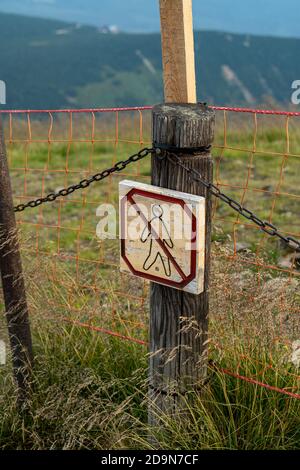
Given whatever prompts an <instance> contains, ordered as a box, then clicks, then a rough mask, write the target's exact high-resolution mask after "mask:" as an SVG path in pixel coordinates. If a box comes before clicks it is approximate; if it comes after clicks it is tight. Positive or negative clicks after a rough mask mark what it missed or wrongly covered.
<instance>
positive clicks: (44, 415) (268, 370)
mask: <svg viewBox="0 0 300 470" xmlns="http://www.w3.org/2000/svg"><path fill="white" fill-rule="evenodd" d="M92 117H93V116H90V115H88V116H86V117H82V116H78V117H77V116H75V115H74V116H73V117H72V122H71V121H70V118H69V116H67V117H65V116H55V117H54V119H53V117H52V120H51V118H50V124H49V121H48V120H47V119H32V120H31V121H30V122H29V121H28V119H27V120H26V116H25V117H20V118H14V121H13V123H9V121H6V128H7V150H8V157H9V162H10V167H11V178H12V184H13V188H14V195H15V202H16V204H17V203H21V202H24V200H29V199H31V198H32V199H34V198H35V197H39V196H40V195H41V194H43V195H45V194H47V193H50V192H52V191H57V190H58V189H60V188H62V187H65V186H67V185H69V184H72V183H76V182H77V181H78V180H80V179H82V178H84V177H86V176H88V175H91V174H93V173H96V172H97V171H102V170H103V169H105V168H108V167H110V166H112V164H114V163H115V162H116V161H119V160H122V159H125V158H127V157H128V156H129V155H130V154H132V153H134V152H136V151H137V150H138V149H140V148H142V147H143V146H145V145H148V143H149V141H150V140H151V138H150V115H149V113H144V115H143V120H142V121H141V113H139V114H138V113H127V114H121V113H119V115H118V117H117V118H116V116H115V115H106V116H96V118H93V119H92V121H91V118H92ZM299 119H300V118H290V119H288V118H286V117H285V116H279V117H275V116H259V115H258V116H257V115H253V116H252V115H245V116H240V115H238V116H237V115H234V114H232V115H231V114H230V113H227V114H224V113H223V112H218V113H217V127H216V139H215V145H214V149H213V156H214V161H215V182H216V183H217V184H218V185H219V186H220V188H221V189H222V190H224V191H225V192H226V193H227V194H230V195H231V196H233V197H235V198H236V199H237V200H238V201H240V202H242V203H243V204H245V205H246V206H247V207H249V208H250V209H252V210H254V211H255V213H256V214H257V215H258V216H259V217H261V218H264V219H266V220H269V221H272V223H274V224H275V225H278V226H280V228H281V230H282V231H283V232H284V233H286V234H292V235H293V236H296V237H297V236H298V237H299V235H300V222H299V202H298V201H299V196H300V193H299V184H298V180H299V177H298V174H299V161H300V160H299V158H300V132H299V125H298V124H299ZM91 122H92V125H91ZM128 178H129V179H135V180H137V181H143V182H150V157H148V158H146V159H144V160H142V161H141V162H139V163H138V164H134V165H133V166H131V167H127V169H126V170H125V172H123V173H120V174H118V175H114V176H112V177H110V178H108V179H106V180H104V181H103V182H100V183H95V184H94V185H93V186H92V187H90V188H89V189H85V190H84V191H82V192H81V193H79V192H78V193H74V194H73V195H71V196H68V198H64V199H63V198H61V199H60V200H57V201H56V202H55V203H51V204H45V205H43V206H41V207H40V208H38V209H28V210H26V211H24V212H23V213H20V214H18V217H17V219H18V222H19V227H20V237H21V247H22V256H23V264H24V272H25V278H26V284H27V293H28V302H29V307H30V315H31V325H32V333H33V342H34V353H35V367H34V374H33V393H32V397H31V402H30V406H29V407H28V408H27V409H26V410H24V411H23V413H19V412H18V410H17V408H16V390H15V385H14V381H13V376H12V371H11V366H10V360H9V358H8V361H7V364H6V366H1V368H0V381H1V388H0V389H1V392H0V422H1V424H0V448H1V449H13V448H18V449H141V448H142V449H149V448H158V447H159V448H162V449H178V450H180V449H193V450H194V449H207V448H209V449H298V448H300V431H299V429H300V426H299V422H300V418H299V416H300V413H299V411H300V400H298V399H296V398H293V397H290V396H288V395H286V394H284V393H278V392H276V391H274V390H269V389H267V388H265V387H262V386H260V385H258V384H257V383H249V382H246V381H244V380H241V379H237V378H235V377H233V376H230V375H228V374H227V373H226V371H231V372H233V373H237V374H239V375H241V376H243V377H248V378H252V379H254V380H256V381H259V382H262V383H264V384H268V385H270V386H273V387H278V388H279V389H284V391H289V392H293V393H299V388H300V387H299V378H300V377H299V371H298V369H297V367H296V366H295V365H294V364H293V363H292V362H291V354H292V344H293V342H294V341H296V340H298V339H300V331H299V326H300V322H299V307H300V295H299V264H297V263H299V262H298V259H297V258H296V257H294V255H293V253H292V252H291V251H289V250H288V249H286V248H285V247H284V246H283V245H282V244H281V243H279V242H277V241H276V240H273V239H270V238H268V237H267V236H266V235H265V234H263V233H261V232H260V231H259V230H258V229H257V228H256V227H254V226H253V225H252V224H250V223H249V222H248V221H246V222H245V221H244V220H242V219H241V218H240V217H239V216H238V215H236V214H235V213H233V212H232V209H231V208H229V207H227V206H225V205H223V204H222V203H217V202H215V203H214V228H213V259H212V274H211V287H210V292H211V307H210V356H209V359H210V363H209V364H210V365H209V371H208V378H207V380H206V382H205V383H204V384H202V392H201V394H200V393H196V392H190V393H189V394H188V395H187V396H185V397H183V398H182V399H183V400H184V402H185V403H186V408H187V412H185V414H184V416H175V417H173V418H170V417H168V416H164V415H161V416H160V418H161V426H160V427H158V428H155V429H154V428H149V426H148V424H147V407H148V397H147V361H148V352H147V345H146V344H142V343H143V342H147V339H148V337H147V324H148V316H149V312H148V309H149V308H148V285H147V284H146V283H145V282H143V281H141V280H138V279H135V278H131V277H127V276H125V275H123V274H120V273H119V268H118V259H119V246H118V241H117V240H99V239H97V237H96V225H97V222H98V220H97V217H96V209H97V207H98V206H99V204H101V203H103V202H105V203H113V204H115V205H117V202H118V192H117V184H118V182H119V181H120V180H121V179H128ZM1 307H2V309H3V302H2V301H1ZM105 332H109V333H113V334H105ZM114 334H117V335H119V337H118V336H114ZM120 335H121V336H122V338H120ZM1 337H3V338H5V339H6V340H7V334H6V328H5V323H4V318H2V319H1ZM149 433H152V434H153V435H154V436H155V439H154V440H150V441H149ZM150 442H152V444H151V443H150ZM153 442H156V444H153ZM158 443H159V444H158Z"/></svg>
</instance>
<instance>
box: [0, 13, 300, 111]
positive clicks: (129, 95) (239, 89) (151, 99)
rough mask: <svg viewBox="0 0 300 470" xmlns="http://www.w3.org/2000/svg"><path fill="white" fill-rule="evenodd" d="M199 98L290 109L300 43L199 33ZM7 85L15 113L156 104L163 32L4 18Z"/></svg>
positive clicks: (1, 50)
mask: <svg viewBox="0 0 300 470" xmlns="http://www.w3.org/2000/svg"><path fill="white" fill-rule="evenodd" d="M195 47H196V62H197V78H198V83H197V86H198V98H199V100H204V101H208V102H210V103H217V104H220V105H221V104H222V105H230V104H235V105H238V104H241V105H251V106H252V105H253V106H254V105H255V104H261V103H262V102H265V101H266V100H267V99H268V98H267V97H270V96H272V97H273V99H274V101H276V102H278V103H288V102H289V100H290V95H291V83H292V81H293V80H295V79H298V78H299V77H300V64H299V61H297V60H296V58H297V57H298V56H297V53H298V51H299V49H300V39H284V38H268V37H258V36H248V35H247V36H245V35H235V34H228V33H217V32H196V33H195ZM0 57H1V65H0V80H4V81H5V82H6V84H7V107H9V108H45V107H51V108H56V107H58V108H60V107H65V106H71V107H79V106H80V107H82V106H114V105H119V106H122V105H141V104H150V103H151V104H152V103H155V102H158V101H160V100H161V99H162V77H161V50H160V36H159V34H129V33H120V34H111V33H108V34H104V33H103V32H100V31H99V30H98V29H97V28H95V27H90V26H79V25H75V24H68V23H63V22H59V21H54V20H44V19H36V18H35V19H33V18H29V17H22V16H17V15H8V14H0Z"/></svg>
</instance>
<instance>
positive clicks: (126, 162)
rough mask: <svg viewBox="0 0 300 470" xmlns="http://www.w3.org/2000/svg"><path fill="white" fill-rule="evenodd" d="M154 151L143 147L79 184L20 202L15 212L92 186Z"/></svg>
mask: <svg viewBox="0 0 300 470" xmlns="http://www.w3.org/2000/svg"><path fill="white" fill-rule="evenodd" d="M153 152H155V149H153V148H147V147H146V148H143V149H141V150H140V151H139V152H137V153H135V154H133V155H131V157H129V158H128V159H127V160H122V161H120V162H118V163H116V164H115V165H114V166H113V167H111V168H108V169H107V170H104V171H101V173H96V174H95V175H93V176H91V177H90V178H86V179H83V180H81V181H80V182H79V183H77V184H73V185H72V186H69V187H68V188H64V189H61V190H60V191H58V192H56V193H50V194H48V195H47V196H45V197H41V198H38V199H35V200H33V201H29V202H27V203H26V204H19V205H18V206H16V207H14V212H22V211H24V210H25V209H27V208H28V207H38V206H40V205H41V204H44V203H45V202H53V201H55V200H56V199H57V198H58V197H65V196H69V194H72V193H74V191H77V190H78V189H85V188H87V187H88V186H90V184H92V183H94V182H96V181H101V180H103V179H104V178H107V177H108V176H109V175H111V174H112V173H115V172H116V171H122V170H124V169H125V168H126V167H127V165H130V164H131V163H134V162H138V161H139V160H142V159H143V158H145V157H147V155H149V154H150V153H153Z"/></svg>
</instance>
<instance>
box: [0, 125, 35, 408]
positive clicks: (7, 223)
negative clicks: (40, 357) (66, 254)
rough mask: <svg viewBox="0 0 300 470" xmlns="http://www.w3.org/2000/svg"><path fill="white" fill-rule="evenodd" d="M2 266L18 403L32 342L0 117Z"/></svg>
mask: <svg viewBox="0 0 300 470" xmlns="http://www.w3.org/2000/svg"><path fill="white" fill-rule="evenodd" d="M0 270H1V278H2V287H3V294H4V301H5V309H6V320H7V324H8V332H9V338H10V345H11V349H12V360H13V367H14V373H15V378H16V382H17V385H18V392H19V395H18V396H19V404H22V403H23V402H24V401H25V400H26V397H27V392H28V386H29V379H30V372H31V367H32V357H33V354H32V343H31V332H30V325H29V317H28V309H27V302H26V293H25V285H24V279H23V274H22V263H21V256H20V252H19V244H18V235H17V228H16V219H15V214H14V210H13V197H12V189H11V183H10V177H9V170H8V163H7V157H6V149H5V140H4V130H3V125H2V121H1V119H0Z"/></svg>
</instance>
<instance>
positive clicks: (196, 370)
mask: <svg viewBox="0 0 300 470" xmlns="http://www.w3.org/2000/svg"><path fill="white" fill-rule="evenodd" d="M160 16H161V35H162V57H163V70H164V91H165V101H166V103H170V104H165V105H159V106H156V107H154V109H153V113H152V119H153V123H152V133H153V141H154V142H155V143H157V144H163V145H170V146H173V147H179V148H187V149H188V148H190V147H203V146H204V147H206V146H209V145H210V144H211V143H212V142H213V137H214V122H215V115H214V112H213V111H212V110H210V109H209V108H207V107H206V106H205V105H197V104H195V103H196V80H195V59H194V39H193V21H192V0H160ZM187 103H189V104H187ZM180 158H181V159H182V161H183V162H184V164H185V165H187V166H188V167H190V168H193V169H196V170H197V171H199V172H200V173H201V175H202V177H203V178H204V179H205V180H207V181H212V178H213V164H212V158H211V155H210V152H204V153H201V154H192V155H191V154H190V153H188V152H187V153H186V154H184V153H183V154H181V156H180ZM152 184H154V185H157V186H161V187H165V188H170V189H176V190H179V191H183V192H187V193H191V194H196V195H200V196H205V197H206V228H205V238H206V244H205V273H204V285H205V287H204V292H203V293H202V294H200V295H193V294H189V293H186V292H182V291H179V290H176V289H172V288H170V287H164V286H162V285H159V284H154V283H152V284H151V287H150V377H149V383H150V389H149V397H150V405H149V415H148V417H149V424H151V425H157V424H159V422H160V415H161V413H164V414H165V415H173V414H175V413H176V412H178V411H180V409H181V406H179V405H180V403H179V401H180V397H178V393H180V394H184V393H185V391H187V390H188V389H190V388H191V387H201V383H202V381H203V379H204V378H205V376H206V371H207V344H208V343H207V334H208V312H209V294H208V287H209V270H210V238H211V196H210V194H209V193H208V192H207V191H206V189H205V188H204V187H202V186H201V185H200V184H196V183H194V182H191V181H190V180H189V178H188V175H187V174H186V173H185V172H184V170H183V169H181V168H180V167H178V166H174V164H172V163H171V162H170V161H168V160H167V159H166V158H161V157H158V156H156V155H153V156H152Z"/></svg>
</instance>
